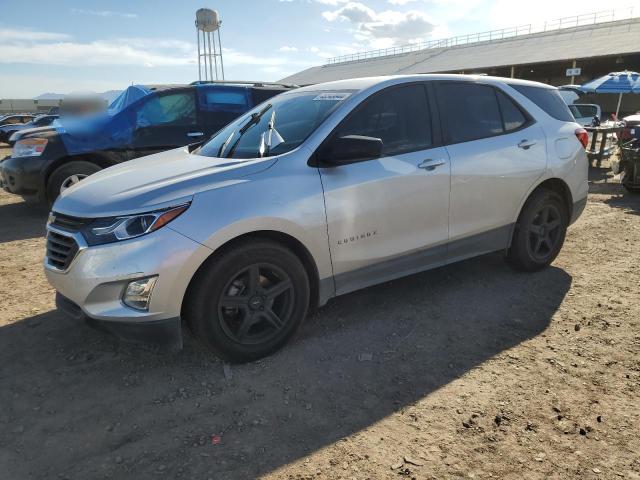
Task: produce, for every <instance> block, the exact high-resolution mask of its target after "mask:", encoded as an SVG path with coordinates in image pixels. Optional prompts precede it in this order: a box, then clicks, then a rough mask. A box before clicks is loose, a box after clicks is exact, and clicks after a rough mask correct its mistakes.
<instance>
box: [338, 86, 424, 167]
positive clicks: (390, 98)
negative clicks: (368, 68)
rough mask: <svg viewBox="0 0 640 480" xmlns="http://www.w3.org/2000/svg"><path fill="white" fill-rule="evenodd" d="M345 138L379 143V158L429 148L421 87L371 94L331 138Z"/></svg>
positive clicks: (401, 87)
mask: <svg viewBox="0 0 640 480" xmlns="http://www.w3.org/2000/svg"><path fill="white" fill-rule="evenodd" d="M347 135H362V136H365V137H374V138H379V139H381V140H382V155H383V156H389V155H399V154H402V153H408V152H413V151H419V150H425V149H427V148H430V147H431V146H432V145H433V142H432V134H431V115H430V113H429V105H428V103H427V95H426V91H425V87H424V85H421V84H414V85H403V86H400V87H392V88H389V89H386V90H383V91H381V92H378V93H376V94H374V95H373V96H372V97H371V98H369V99H368V100H365V103H364V104H363V105H362V106H361V107H359V108H358V109H357V110H356V111H355V112H354V113H353V114H351V115H350V116H349V117H348V118H347V119H346V120H345V121H344V122H343V123H342V124H341V125H340V126H339V127H338V128H337V129H336V132H335V134H334V136H335V137H344V136H347Z"/></svg>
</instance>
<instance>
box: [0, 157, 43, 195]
mask: <svg viewBox="0 0 640 480" xmlns="http://www.w3.org/2000/svg"><path fill="white" fill-rule="evenodd" d="M44 164H45V162H44V161H43V158H42V157H41V156H36V157H19V158H14V157H7V158H5V159H4V160H3V161H2V163H1V164H0V177H1V178H0V183H1V184H2V188H4V189H5V190H6V191H7V192H9V193H14V194H16V195H23V196H27V197H43V196H44V182H43V172H42V169H43V167H44Z"/></svg>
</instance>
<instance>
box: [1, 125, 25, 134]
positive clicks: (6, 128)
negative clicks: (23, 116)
mask: <svg viewBox="0 0 640 480" xmlns="http://www.w3.org/2000/svg"><path fill="white" fill-rule="evenodd" d="M24 125H25V124H24V123H5V124H4V125H0V130H2V131H3V132H8V131H9V130H18V129H20V128H24Z"/></svg>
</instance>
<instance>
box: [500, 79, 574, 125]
mask: <svg viewBox="0 0 640 480" xmlns="http://www.w3.org/2000/svg"><path fill="white" fill-rule="evenodd" d="M509 86H510V87H513V88H514V89H515V90H517V91H518V92H520V93H521V94H522V95H524V96H525V97H527V98H528V99H529V100H531V101H532V102H533V103H535V104H536V105H537V106H538V107H540V108H541V109H542V110H544V111H545V112H546V113H547V114H548V115H550V116H551V117H553V118H555V119H556V120H560V121H562V122H575V119H574V118H573V115H572V114H571V111H570V110H569V107H567V104H566V103H564V100H562V97H561V96H560V94H559V93H558V90H556V89H554V88H545V87H533V86H530V85H509Z"/></svg>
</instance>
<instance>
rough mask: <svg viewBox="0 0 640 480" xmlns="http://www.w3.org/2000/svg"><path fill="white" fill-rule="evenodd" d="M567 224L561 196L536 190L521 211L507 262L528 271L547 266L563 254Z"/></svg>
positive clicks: (566, 211)
mask: <svg viewBox="0 0 640 480" xmlns="http://www.w3.org/2000/svg"><path fill="white" fill-rule="evenodd" d="M545 219H546V220H545ZM568 225H569V211H568V209H567V206H566V205H565V203H564V201H563V199H562V197H561V196H560V195H559V194H557V193H556V192H554V191H552V190H546V189H541V190H537V191H535V192H534V193H533V194H532V195H531V196H530V197H529V199H528V200H527V202H526V203H525V205H524V207H523V209H522V212H520V217H519V218H518V222H517V224H516V226H515V230H514V233H513V238H512V240H511V247H509V250H508V252H507V261H508V262H509V263H510V264H511V265H512V266H513V267H515V268H517V269H518V270H524V271H528V272H534V271H537V270H541V269H543V268H545V267H547V266H548V265H550V264H551V262H553V261H554V260H555V258H556V257H557V256H558V253H560V250H561V249H562V245H563V244H564V239H565V236H566V234H567V227H568Z"/></svg>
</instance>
